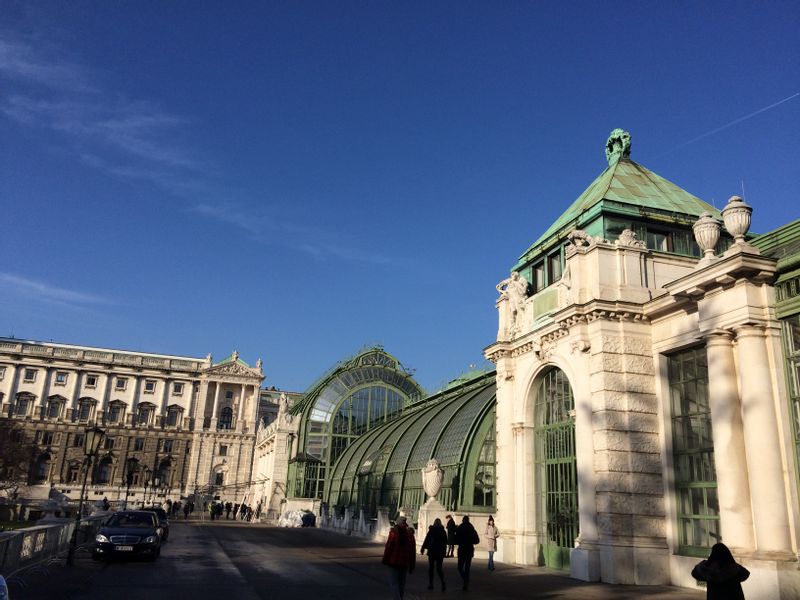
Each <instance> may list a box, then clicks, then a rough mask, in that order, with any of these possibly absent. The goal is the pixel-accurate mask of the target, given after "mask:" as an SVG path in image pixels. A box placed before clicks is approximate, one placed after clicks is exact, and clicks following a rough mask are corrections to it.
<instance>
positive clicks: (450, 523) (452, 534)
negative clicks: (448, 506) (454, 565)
mask: <svg viewBox="0 0 800 600" xmlns="http://www.w3.org/2000/svg"><path fill="white" fill-rule="evenodd" d="M445 519H446V520H447V525H446V527H447V554H445V558H453V552H454V550H455V547H456V522H455V521H454V520H453V517H451V516H450V515H447V516H446V517H445Z"/></svg>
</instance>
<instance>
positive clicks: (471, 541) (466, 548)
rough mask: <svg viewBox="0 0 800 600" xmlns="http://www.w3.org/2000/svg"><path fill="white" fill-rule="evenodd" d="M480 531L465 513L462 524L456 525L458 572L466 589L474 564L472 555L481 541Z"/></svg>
mask: <svg viewBox="0 0 800 600" xmlns="http://www.w3.org/2000/svg"><path fill="white" fill-rule="evenodd" d="M480 541H481V540H480V538H479V537H478V532H477V531H475V527H473V526H472V523H470V522H469V517H468V516H467V515H464V517H463V518H462V519H461V525H459V526H458V527H456V545H457V546H458V574H459V575H461V581H462V582H463V583H464V586H463V587H462V588H461V589H464V590H466V589H467V588H468V587H469V568H470V565H472V557H473V556H475V544H478V543H480Z"/></svg>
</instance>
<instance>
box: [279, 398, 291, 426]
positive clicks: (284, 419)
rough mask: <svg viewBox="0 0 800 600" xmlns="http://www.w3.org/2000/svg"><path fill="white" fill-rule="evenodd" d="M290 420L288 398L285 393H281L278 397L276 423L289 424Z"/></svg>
mask: <svg viewBox="0 0 800 600" xmlns="http://www.w3.org/2000/svg"><path fill="white" fill-rule="evenodd" d="M291 422H292V415H290V414H289V398H288V397H287V396H286V394H281V396H280V398H279V399H278V423H280V424H287V425H288V424H289V423H291Z"/></svg>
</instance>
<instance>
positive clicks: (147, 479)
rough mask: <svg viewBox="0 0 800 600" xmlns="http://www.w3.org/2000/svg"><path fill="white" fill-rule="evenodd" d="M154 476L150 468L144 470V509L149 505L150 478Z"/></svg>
mask: <svg viewBox="0 0 800 600" xmlns="http://www.w3.org/2000/svg"><path fill="white" fill-rule="evenodd" d="M152 474H153V471H152V470H151V469H149V468H148V467H145V468H144V469H142V477H143V478H144V496H142V508H144V505H145V504H146V503H147V486H148V485H150V476H151V475H152Z"/></svg>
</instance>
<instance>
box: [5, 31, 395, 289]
mask: <svg viewBox="0 0 800 600" xmlns="http://www.w3.org/2000/svg"><path fill="white" fill-rule="evenodd" d="M62 54H63V53H61V54H58V53H57V52H54V51H49V52H48V51H46V50H42V49H40V47H39V46H38V45H37V46H34V45H33V44H31V43H28V42H26V41H24V40H20V39H7V38H3V37H2V34H0V80H5V81H6V82H7V83H9V84H10V85H5V86H0V116H5V117H6V118H7V119H10V120H13V121H15V122H16V123H19V124H22V125H25V126H27V127H31V128H40V129H43V130H47V131H50V132H53V134H54V135H53V137H52V140H51V143H60V144H61V145H62V146H64V145H66V146H67V147H68V148H69V151H70V153H71V154H73V155H74V156H76V157H77V158H78V160H80V161H81V162H82V163H83V164H85V165H88V166H90V167H91V168H93V169H96V170H98V171H102V172H104V173H105V174H107V175H110V176H113V177H118V178H122V179H125V180H129V181H140V182H147V183H149V184H152V185H155V186H157V187H159V188H160V189H162V190H164V191H166V192H167V193H169V194H170V195H172V196H173V197H176V198H179V199H182V200H183V201H190V202H191V204H190V209H191V211H192V212H194V213H195V214H198V215H200V216H202V217H203V218H206V219H211V220H214V221H216V222H217V223H221V224H223V225H226V226H230V227H235V228H237V229H239V230H242V231H244V232H246V233H247V234H248V235H249V236H250V238H251V239H253V240H254V241H258V242H262V243H271V244H280V245H283V246H285V247H287V248H292V249H294V250H296V251H300V252H303V253H305V254H307V255H309V256H312V257H313V258H314V259H316V260H321V261H322V260H330V259H337V260H342V261H348V262H363V263H370V264H389V263H393V262H394V261H393V260H391V259H389V258H387V257H385V256H382V255H380V254H378V253H375V252H369V251H366V252H365V251H361V250H359V249H357V248H355V247H351V246H350V245H348V244H347V243H346V242H344V241H342V240H341V239H339V238H338V237H337V236H335V235H334V234H333V233H332V232H329V231H325V230H323V229H322V228H310V227H308V226H307V225H306V224H305V220H304V221H303V223H291V222H289V221H288V220H286V219H284V220H278V219H273V218H269V216H268V215H266V214H265V212H264V210H265V209H264V206H263V204H261V203H260V204H259V205H258V208H257V209H255V210H253V209H250V208H249V207H248V205H247V204H246V203H242V204H236V203H234V202H232V201H228V200H220V198H225V197H228V196H230V193H231V192H230V190H229V189H228V186H220V185H216V184H214V183H213V181H212V179H211V178H210V177H209V174H208V173H209V170H210V169H209V165H208V164H207V162H206V161H204V160H202V159H200V158H198V156H197V154H196V153H195V152H193V151H190V150H189V149H188V147H187V146H186V145H181V144H180V142H179V141H176V140H180V138H181V135H182V134H184V133H185V132H186V130H187V128H188V126H189V125H191V124H192V120H191V119H188V118H186V117H184V116H181V115H176V114H172V113H170V112H168V111H165V110H163V109H161V108H159V106H157V105H156V104H155V103H153V102H149V101H146V100H134V99H131V98H128V97H126V96H125V95H124V94H120V93H118V92H112V91H108V90H106V89H104V86H103V85H101V84H100V83H99V81H100V79H101V78H100V77H99V76H98V75H97V74H96V73H94V72H92V71H91V70H90V69H88V68H85V67H82V66H80V65H77V64H74V63H71V62H68V61H66V60H64V59H63V57H62ZM234 193H235V192H234ZM24 281H27V280H24V279H21V278H20V279H19V280H18V281H17V285H18V286H20V288H22V287H24V285H23V283H22V282H24ZM6 283H8V281H6ZM28 283H29V289H33V287H32V286H33V285H35V282H28ZM39 285H40V286H42V287H40V290H42V291H43V295H45V296H46V294H44V291H46V290H51V291H53V292H55V291H56V288H50V287H49V286H46V285H44V284H39ZM61 292H62V293H63V294H65V296H64V297H63V298H62V300H64V301H66V298H67V297H68V296H69V293H70V292H69V291H68V290H61ZM76 294H77V293H76ZM56 296H57V294H54V295H53V296H52V298H53V299H55V298H56ZM78 297H80V294H78V295H77V296H72V301H77V298H78Z"/></svg>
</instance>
